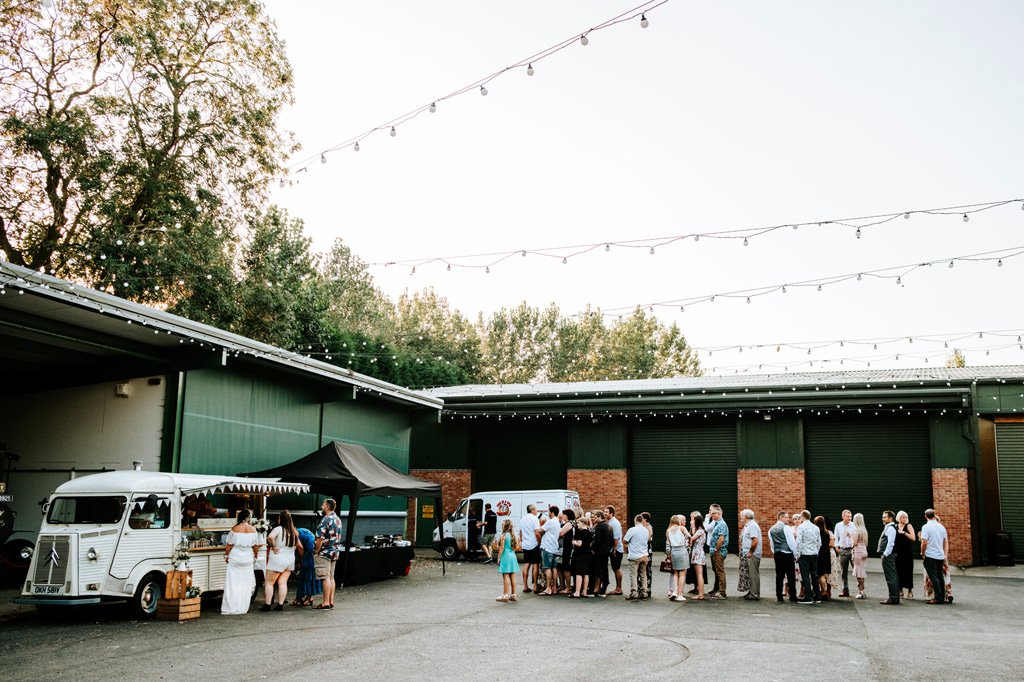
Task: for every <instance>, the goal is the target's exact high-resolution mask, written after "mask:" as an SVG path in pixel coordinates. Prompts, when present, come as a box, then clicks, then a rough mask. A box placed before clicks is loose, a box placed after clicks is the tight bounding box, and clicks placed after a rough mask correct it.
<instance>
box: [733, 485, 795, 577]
mask: <svg viewBox="0 0 1024 682" xmlns="http://www.w3.org/2000/svg"><path fill="white" fill-rule="evenodd" d="M736 485H737V488H738V490H737V499H738V501H739V508H738V509H737V510H736V518H735V519H733V520H732V521H733V522H735V523H736V525H735V526H733V527H734V528H740V527H741V526H742V522H741V521H739V513H740V512H741V511H742V510H744V509H750V510H752V511H753V512H754V520H755V521H757V525H759V526H760V527H761V542H763V543H764V546H763V551H764V556H765V557H770V556H771V555H772V552H771V549H770V547H771V545H770V544H769V543H768V529H769V528H771V527H772V526H774V525H775V516H776V514H778V513H779V512H780V511H786V512H789V513H790V514H795V513H798V512H800V511H801V510H803V508H804V506H805V505H806V504H807V497H806V495H805V492H804V490H805V488H804V486H805V477H804V470H803V469H739V470H737V472H736ZM812 511H813V510H812ZM738 532H739V531H737V533H738Z"/></svg>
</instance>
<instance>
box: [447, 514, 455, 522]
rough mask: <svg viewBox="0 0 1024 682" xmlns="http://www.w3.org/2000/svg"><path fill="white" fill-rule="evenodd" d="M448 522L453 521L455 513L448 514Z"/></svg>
mask: <svg viewBox="0 0 1024 682" xmlns="http://www.w3.org/2000/svg"><path fill="white" fill-rule="evenodd" d="M448 520H449V521H454V520H455V512H448Z"/></svg>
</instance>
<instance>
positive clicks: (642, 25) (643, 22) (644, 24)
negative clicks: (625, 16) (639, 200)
mask: <svg viewBox="0 0 1024 682" xmlns="http://www.w3.org/2000/svg"><path fill="white" fill-rule="evenodd" d="M650 25H651V22H649V21H647V16H646V15H644V14H641V15H640V28H647V27H648V26H650Z"/></svg>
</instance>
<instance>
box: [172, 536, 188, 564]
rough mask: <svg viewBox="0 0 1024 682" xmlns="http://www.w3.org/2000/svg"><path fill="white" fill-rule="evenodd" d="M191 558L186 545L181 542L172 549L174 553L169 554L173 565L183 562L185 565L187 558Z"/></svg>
mask: <svg viewBox="0 0 1024 682" xmlns="http://www.w3.org/2000/svg"><path fill="white" fill-rule="evenodd" d="M191 558H192V555H191V554H189V552H188V546H187V545H186V544H185V543H184V542H183V543H182V544H180V545H178V548H177V549H176V550H174V554H173V555H172V556H171V563H173V564H175V565H178V564H185V565H186V566H187V565H188V560H189V559H191Z"/></svg>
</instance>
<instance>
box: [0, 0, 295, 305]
mask: <svg viewBox="0 0 1024 682" xmlns="http://www.w3.org/2000/svg"><path fill="white" fill-rule="evenodd" d="M0 57H2V61H0V135H2V137H0V167H2V171H0V173H2V175H0V248H2V249H3V251H4V254H5V256H6V257H7V259H8V260H10V261H11V262H13V263H16V264H19V265H24V266H27V267H31V268H36V269H43V270H46V271H48V272H53V273H55V274H57V275H60V276H63V277H68V278H72V279H79V280H84V281H87V282H89V283H92V284H95V285H98V286H100V287H102V288H109V289H112V290H113V291H115V292H116V293H117V294H118V295H122V296H126V297H128V298H133V299H136V300H144V301H153V302H161V303H167V302H174V301H177V300H180V299H183V298H187V297H189V296H191V295H192V294H193V293H197V292H196V290H197V289H198V290H199V291H198V293H199V294H200V295H202V294H203V292H202V289H203V288H204V286H206V285H205V282H203V281H199V280H197V279H196V278H195V275H196V274H197V273H198V272H201V271H204V270H205V269H206V268H205V264H207V263H210V262H213V263H215V264H217V263H228V262H230V260H231V258H232V256H233V254H234V250H233V249H234V238H235V236H236V235H235V227H236V226H239V225H245V224H247V223H249V222H250V221H251V220H253V219H255V217H257V216H258V215H259V214H260V213H261V211H262V206H263V204H264V202H265V192H266V188H267V183H268V181H269V180H270V179H271V178H272V177H273V176H274V175H275V174H276V173H277V172H278V171H279V169H280V167H281V163H282V161H283V158H284V155H285V154H287V153H288V152H290V151H291V143H290V141H289V138H288V137H287V136H286V135H284V134H282V133H281V132H279V131H278V128H277V125H276V123H277V115H278V113H279V111H280V110H281V108H282V107H283V106H284V105H285V104H287V103H288V102H290V101H291V96H292V76H291V68H290V66H289V64H288V61H287V59H286V58H285V54H284V47H283V44H282V42H281V41H280V39H279V38H278V37H277V35H276V33H275V31H274V28H273V25H272V24H271V22H270V21H269V19H268V18H267V17H266V15H265V14H264V13H263V10H262V6H261V5H260V4H259V3H258V2H256V1H255V0H132V1H131V2H128V1H124V0H56V2H55V3H54V7H53V8H50V9H47V8H44V7H43V6H42V3H39V2H28V1H25V2H18V3H16V4H14V5H12V6H11V7H8V8H7V9H5V10H4V11H3V12H2V13H0ZM207 281H209V280H207Z"/></svg>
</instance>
